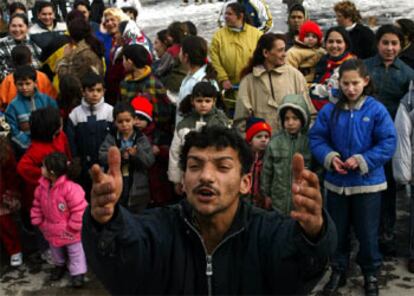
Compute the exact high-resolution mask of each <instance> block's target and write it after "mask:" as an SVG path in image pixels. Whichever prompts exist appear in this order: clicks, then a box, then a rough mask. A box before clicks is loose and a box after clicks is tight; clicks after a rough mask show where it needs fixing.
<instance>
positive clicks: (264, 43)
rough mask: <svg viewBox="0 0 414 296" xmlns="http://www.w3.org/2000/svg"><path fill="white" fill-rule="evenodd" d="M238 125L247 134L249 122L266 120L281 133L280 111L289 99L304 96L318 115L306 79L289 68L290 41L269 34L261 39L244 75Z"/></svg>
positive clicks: (235, 123)
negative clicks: (287, 47) (255, 118)
mask: <svg viewBox="0 0 414 296" xmlns="http://www.w3.org/2000/svg"><path fill="white" fill-rule="evenodd" d="M241 77H242V79H241V82H240V89H239V92H238V97H237V102H236V110H235V114H234V125H235V126H236V127H237V128H238V129H240V131H241V132H243V133H244V132H245V125H246V119H247V118H248V117H250V116H252V115H253V116H255V117H259V118H263V119H264V120H265V121H266V122H267V123H269V124H270V126H271V127H272V131H274V132H275V133H276V132H277V131H278V130H279V129H280V120H279V116H278V108H279V106H280V105H281V104H282V102H283V98H284V97H285V96H287V95H302V96H303V98H304V100H305V103H306V104H307V106H308V109H309V111H310V113H311V116H312V117H314V115H315V113H316V111H315V108H314V107H313V105H312V103H311V101H310V99H309V95H308V88H307V83H306V80H305V77H304V76H303V75H302V73H300V72H299V70H297V69H296V68H294V67H292V66H291V65H288V64H286V37H285V35H284V34H275V33H267V34H264V35H262V37H260V39H259V41H258V43H257V47H256V49H255V50H254V53H253V57H252V58H251V59H250V61H249V63H248V65H247V66H246V67H245V68H244V69H243V71H242V74H241Z"/></svg>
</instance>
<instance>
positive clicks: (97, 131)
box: [67, 72, 113, 200]
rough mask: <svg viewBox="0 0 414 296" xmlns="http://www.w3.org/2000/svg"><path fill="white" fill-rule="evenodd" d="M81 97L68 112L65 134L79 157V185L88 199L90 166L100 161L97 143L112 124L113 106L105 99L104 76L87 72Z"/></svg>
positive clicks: (82, 81) (75, 155)
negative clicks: (79, 102)
mask: <svg viewBox="0 0 414 296" xmlns="http://www.w3.org/2000/svg"><path fill="white" fill-rule="evenodd" d="M81 84H82V91H83V99H82V102H81V104H80V105H79V106H77V107H76V108H75V109H73V110H72V112H70V114H69V120H68V123H67V135H68V139H69V144H70V148H71V152H72V155H73V157H74V158H75V157H77V158H79V159H80V164H81V166H82V172H81V177H80V178H81V179H80V180H82V187H83V189H84V190H85V192H86V197H87V199H88V200H89V193H90V189H91V188H92V181H91V179H90V176H89V169H90V168H91V166H92V165H93V164H94V163H98V162H99V147H100V146H101V144H102V142H103V141H104V139H105V137H106V134H107V133H108V132H109V130H110V128H111V126H112V110H113V108H112V106H111V105H109V104H107V103H105V99H104V97H103V95H104V91H105V89H104V80H103V78H102V77H101V76H100V75H98V74H96V73H94V72H89V73H87V74H86V75H85V76H84V77H82V79H81Z"/></svg>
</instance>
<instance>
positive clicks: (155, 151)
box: [152, 145, 161, 156]
mask: <svg viewBox="0 0 414 296" xmlns="http://www.w3.org/2000/svg"><path fill="white" fill-rule="evenodd" d="M160 152H161V150H160V147H158V146H157V145H152V153H153V154H154V155H155V156H157V155H158V154H160Z"/></svg>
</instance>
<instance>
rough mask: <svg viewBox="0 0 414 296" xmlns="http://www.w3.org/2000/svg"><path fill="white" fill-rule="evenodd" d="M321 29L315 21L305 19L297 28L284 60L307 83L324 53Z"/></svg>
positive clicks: (313, 75) (311, 79) (309, 81)
mask: <svg viewBox="0 0 414 296" xmlns="http://www.w3.org/2000/svg"><path fill="white" fill-rule="evenodd" d="M322 37H323V34H322V31H321V28H320V27H319V26H318V24H317V23H315V22H312V21H306V22H305V23H304V24H303V25H302V26H301V27H300V30H299V37H298V39H297V40H295V44H294V45H293V47H291V48H290V49H289V50H288V52H287V59H286V62H287V63H288V64H289V65H292V66H293V67H295V68H296V69H298V70H299V71H300V72H301V73H302V74H303V75H304V76H305V79H306V81H307V82H308V83H312V82H313V80H314V77H315V67H316V64H317V63H318V62H319V60H320V59H321V57H322V56H323V55H324V54H325V50H324V49H323V48H322V47H321V45H322Z"/></svg>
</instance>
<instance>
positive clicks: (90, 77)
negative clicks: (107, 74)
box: [81, 71, 105, 89]
mask: <svg viewBox="0 0 414 296" xmlns="http://www.w3.org/2000/svg"><path fill="white" fill-rule="evenodd" d="M81 84H82V88H84V89H85V88H87V87H88V88H89V87H94V86H95V85H97V84H102V86H103V87H105V81H104V79H103V77H102V76H101V75H99V74H97V73H95V72H94V71H89V72H88V73H86V74H85V75H83V77H82V78H81Z"/></svg>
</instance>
